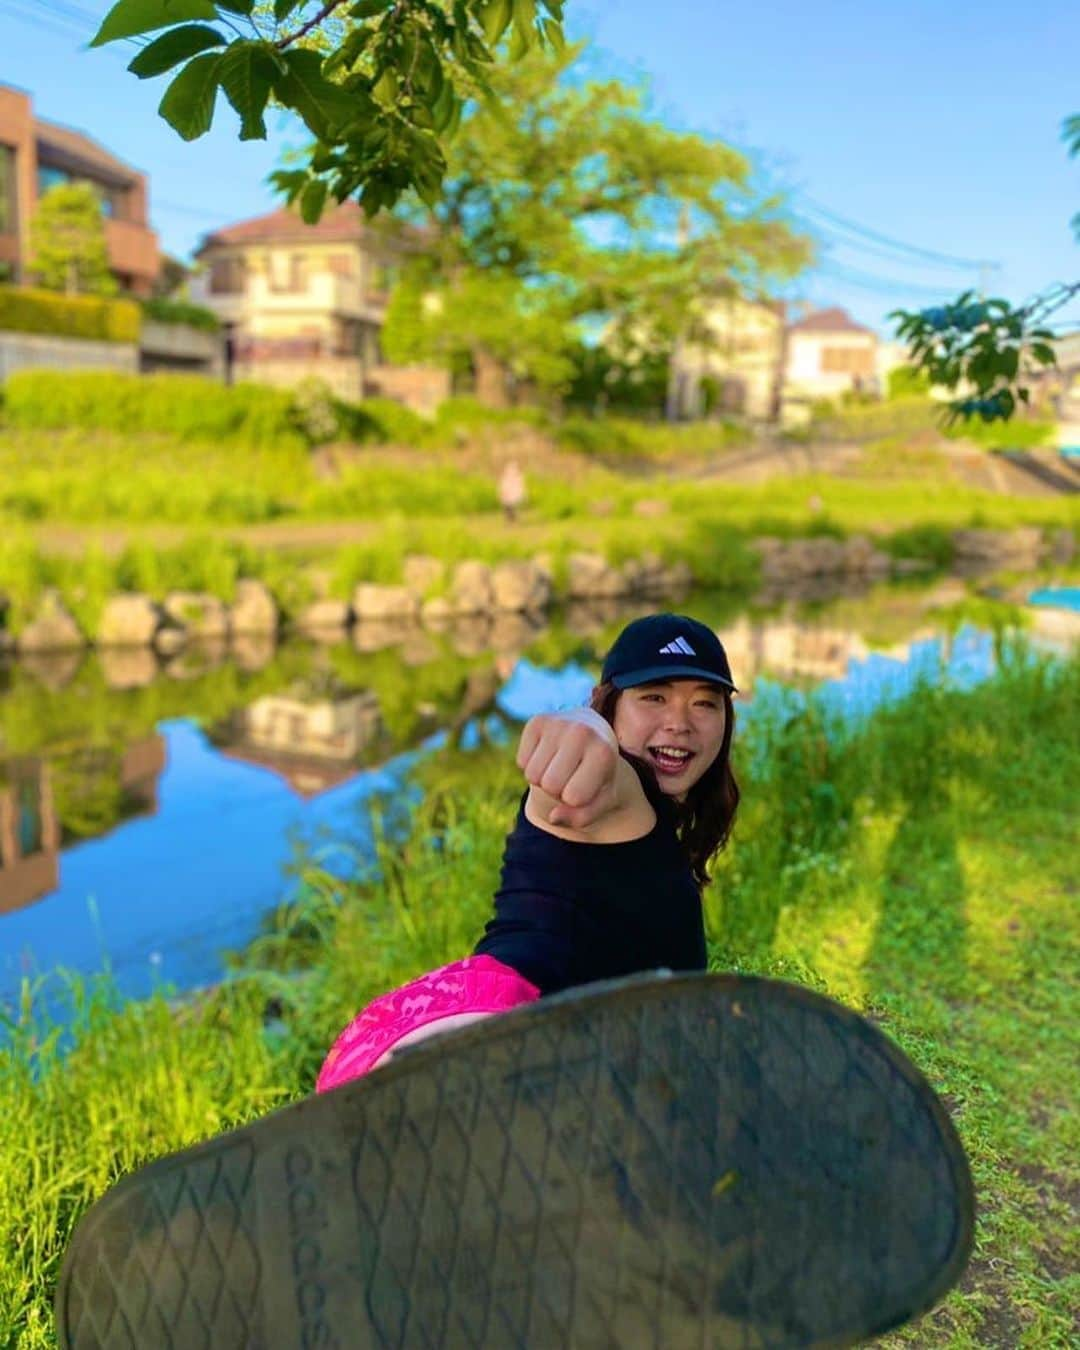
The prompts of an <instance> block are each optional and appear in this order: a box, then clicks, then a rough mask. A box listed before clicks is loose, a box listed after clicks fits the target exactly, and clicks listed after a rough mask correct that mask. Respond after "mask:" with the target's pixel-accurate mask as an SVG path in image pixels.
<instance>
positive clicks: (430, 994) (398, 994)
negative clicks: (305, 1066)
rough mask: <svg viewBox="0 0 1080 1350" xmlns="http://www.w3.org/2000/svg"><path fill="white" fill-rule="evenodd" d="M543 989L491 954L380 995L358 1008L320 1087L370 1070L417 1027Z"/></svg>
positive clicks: (527, 998)
mask: <svg viewBox="0 0 1080 1350" xmlns="http://www.w3.org/2000/svg"><path fill="white" fill-rule="evenodd" d="M539 997H540V990H539V989H537V987H536V985H534V984H530V983H529V981H528V980H526V979H525V978H524V976H522V975H519V974H518V973H517V971H516V970H513V969H511V967H510V966H505V965H503V963H502V962H501V961H496V960H495V958H494V957H492V956H467V957H466V958H465V960H464V961H455V962H453V964H452V965H449V966H440V967H439V969H438V970H432V971H429V972H428V974H426V975H421V976H420V978H419V979H416V980H412V981H411V982H410V983H409V984H405V985H402V986H401V988H400V989H393V990H391V991H390V993H388V994H381V995H380V996H379V997H378V998H377V999H375V1001H374V1002H373V1003H369V1004H368V1005H367V1007H366V1008H365V1009H364V1010H363V1011H362V1012H359V1013H357V1015H356V1016H355V1017H354V1018H353V1020H352V1021H351V1022H350V1023H349V1025H348V1026H347V1027H346V1028H345V1030H344V1031H343V1032H342V1033H341V1035H340V1036H339V1037H338V1038H337V1040H336V1041H335V1042H334V1044H333V1046H332V1047H331V1050H330V1053H329V1054H328V1055H327V1056H326V1060H325V1061H324V1063H323V1066H322V1068H321V1069H320V1070H319V1077H318V1078H317V1079H316V1082H315V1091H316V1092H328V1091H329V1090H330V1089H331V1088H335V1087H340V1086H341V1084H342V1083H347V1082H348V1081H349V1079H350V1078H359V1077H360V1075H361V1074H365V1073H368V1072H369V1071H370V1070H371V1069H373V1068H374V1067H375V1065H376V1064H377V1063H378V1061H379V1060H380V1059H381V1058H382V1056H383V1055H385V1054H386V1052H387V1051H388V1050H391V1049H393V1047H394V1046H395V1045H396V1044H397V1043H398V1041H400V1040H401V1038H402V1037H403V1036H407V1035H408V1034H409V1033H410V1032H412V1031H416V1030H417V1028H419V1027H423V1026H427V1025H428V1024H429V1023H431V1022H438V1021H440V1020H441V1019H442V1018H444V1017H456V1016H458V1015H459V1014H461V1013H497V1012H506V1011H507V1010H508V1009H510V1008H516V1007H517V1006H518V1005H519V1004H522V1003H532V1002H533V1001H534V1000H535V999H538V998H539Z"/></svg>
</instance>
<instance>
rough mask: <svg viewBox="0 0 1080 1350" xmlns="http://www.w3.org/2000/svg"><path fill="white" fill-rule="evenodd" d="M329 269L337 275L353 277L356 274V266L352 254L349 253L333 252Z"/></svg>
mask: <svg viewBox="0 0 1080 1350" xmlns="http://www.w3.org/2000/svg"><path fill="white" fill-rule="evenodd" d="M328 266H329V269H330V271H331V272H332V273H333V274H334V276H336V277H351V276H355V275H356V268H355V267H354V266H353V259H352V255H351V254H349V253H331V255H330V261H329V264H328Z"/></svg>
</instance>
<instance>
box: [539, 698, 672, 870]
mask: <svg viewBox="0 0 1080 1350" xmlns="http://www.w3.org/2000/svg"><path fill="white" fill-rule="evenodd" d="M517 763H518V767H519V768H520V769H521V770H522V772H523V773H524V775H525V778H526V781H527V782H528V783H529V798H528V801H527V802H526V803H525V814H526V816H527V817H528V819H529V820H530V821H532V823H533V824H534V825H537V826H538V827H539V828H540V829H543V830H547V831H548V832H549V833H550V834H555V835H558V836H559V837H560V838H563V839H571V840H579V841H581V842H587V843H594V844H599V843H621V842H623V841H624V840H627V839H637V838H640V837H641V836H642V835H643V834H648V832H649V831H650V830H651V829H652V827H653V825H654V824H655V823H656V815H655V813H654V811H653V809H652V807H651V806H650V805H649V802H648V800H647V799H646V796H645V793H644V792H643V791H642V787H641V784H640V782H639V781H638V777H637V774H636V773H635V772H634V770H633V769H632V768H631V767H630V765H629V764H627V762H626V761H625V760H624V759H623V758H622V756H621V755H620V754H619V743H618V741H617V740H616V739H615V733H614V732H613V731H612V729H611V727H610V726H609V725H608V723H607V722H606V721H605V720H604V719H603V718H602V717H601V716H600V714H599V713H596V712H593V711H592V709H590V708H575V709H574V710H573V711H572V712H570V713H542V714H540V715H539V716H537V717H532V718H530V719H529V721H528V722H526V724H525V728H524V730H523V731H522V733H521V741H520V743H519V745H518V753H517Z"/></svg>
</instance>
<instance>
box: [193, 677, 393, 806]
mask: <svg viewBox="0 0 1080 1350" xmlns="http://www.w3.org/2000/svg"><path fill="white" fill-rule="evenodd" d="M381 731H382V717H381V715H380V713H379V704H378V700H377V699H376V697H375V695H374V694H373V693H371V692H370V691H365V692H363V693H349V694H343V695H341V696H339V697H335V698H322V699H315V700H313V699H303V698H299V697H295V696H290V695H287V694H268V695H267V696H266V697H265V698H260V699H256V701H255V702H254V703H252V704H251V705H250V706H249V707H247V708H240V709H238V710H237V711H236V712H234V713H233V714H232V716H231V717H230V718H229V719H228V721H227V722H225V723H224V724H223V725H221V726H219V727H218V728H217V729H216V730H215V732H214V735H213V740H214V743H215V744H216V745H217V746H218V748H219V749H220V750H221V753H222V754H224V755H226V756H228V758H229V759H236V760H242V761H243V762H244V763H247V764H258V765H261V766H262V767H264V768H267V769H271V770H273V771H274V772H275V773H277V774H280V775H281V777H283V778H284V779H285V780H286V781H287V782H288V783H289V785H290V786H291V787H292V788H293V789H294V790H295V791H296V792H297V793H299V795H300V796H301V797H313V796H315V795H316V794H317V793H320V792H325V791H326V790H327V789H328V788H332V787H336V786H337V785H338V784H339V783H345V782H347V781H348V780H349V779H350V778H354V777H355V776H356V774H357V773H358V772H359V771H360V768H361V767H362V761H363V757H364V752H365V750H367V749H369V748H370V747H371V746H372V745H373V744H375V743H376V742H377V741H379V740H380V739H381V737H380V733H381Z"/></svg>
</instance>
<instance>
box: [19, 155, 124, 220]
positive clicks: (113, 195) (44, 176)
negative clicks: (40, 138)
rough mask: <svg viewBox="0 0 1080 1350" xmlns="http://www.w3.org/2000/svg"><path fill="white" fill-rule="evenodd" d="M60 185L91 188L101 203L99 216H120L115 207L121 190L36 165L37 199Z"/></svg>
mask: <svg viewBox="0 0 1080 1350" xmlns="http://www.w3.org/2000/svg"><path fill="white" fill-rule="evenodd" d="M62 183H81V184H83V185H84V186H86V187H89V188H93V190H94V192H95V193H96V194H97V199H98V201H99V202H100V203H101V214H102V215H103V216H110V217H111V216H118V215H120V212H119V211H118V209H117V207H118V204H119V203H120V202H121V201H122V199H123V195H124V194H123V192H122V191H121V190H119V189H117V188H108V187H103V186H102V184H101V183H95V182H94V181H93V179H91V178H77V177H76V176H75V175H74V174H70V173H68V171H67V170H66V169H58V168H56V167H55V165H52V164H39V165H38V172H37V190H38V196H39V197H44V195H45V194H46V192H48V190H49V189H50V188H54V187H58V186H60V184H62Z"/></svg>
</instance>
